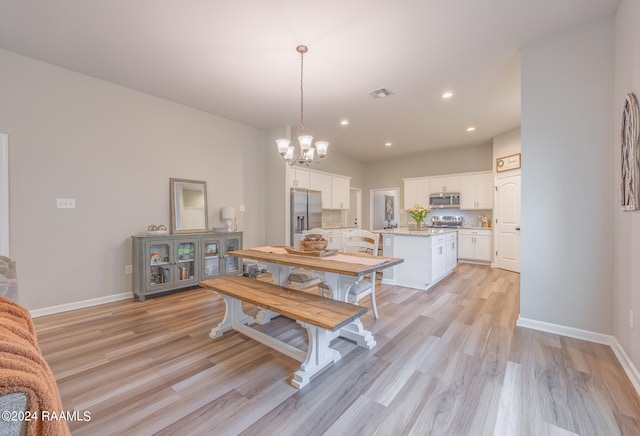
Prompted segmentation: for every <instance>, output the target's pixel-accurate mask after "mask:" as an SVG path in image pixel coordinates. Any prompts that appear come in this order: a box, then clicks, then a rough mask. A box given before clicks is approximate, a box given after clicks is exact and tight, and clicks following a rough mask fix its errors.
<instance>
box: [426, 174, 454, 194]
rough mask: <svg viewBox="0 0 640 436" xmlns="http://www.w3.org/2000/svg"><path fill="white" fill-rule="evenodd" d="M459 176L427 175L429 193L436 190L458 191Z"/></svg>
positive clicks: (436, 191) (433, 192)
mask: <svg viewBox="0 0 640 436" xmlns="http://www.w3.org/2000/svg"><path fill="white" fill-rule="evenodd" d="M460 189H461V177H459V176H439V177H429V193H430V194H435V193H438V192H460Z"/></svg>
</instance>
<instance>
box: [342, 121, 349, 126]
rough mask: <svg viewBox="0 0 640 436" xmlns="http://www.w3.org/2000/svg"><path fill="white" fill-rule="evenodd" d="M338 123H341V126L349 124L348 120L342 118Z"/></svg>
mask: <svg viewBox="0 0 640 436" xmlns="http://www.w3.org/2000/svg"><path fill="white" fill-rule="evenodd" d="M340 125H341V126H348V125H349V120H342V121H340Z"/></svg>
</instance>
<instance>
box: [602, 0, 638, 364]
mask: <svg viewBox="0 0 640 436" xmlns="http://www.w3.org/2000/svg"><path fill="white" fill-rule="evenodd" d="M639 21H640V2H638V1H637V0H622V1H621V3H620V6H619V8H618V13H617V15H616V47H615V55H616V63H615V66H616V76H615V94H614V95H615V105H614V111H613V113H614V114H615V121H614V129H613V134H612V138H611V141H610V144H611V146H610V148H609V151H610V153H611V154H612V155H613V156H614V158H615V160H614V165H613V168H614V175H613V178H612V179H611V183H610V188H611V192H612V195H611V199H610V202H609V204H608V207H610V208H611V209H612V210H613V211H614V220H615V226H614V242H615V253H614V259H615V262H614V274H613V285H614V286H613V287H614V332H615V336H616V338H617V339H618V342H619V343H620V345H621V346H622V348H623V349H624V350H625V352H626V353H627V355H628V356H629V358H630V359H631V360H632V362H633V364H634V365H635V367H636V368H640V333H638V332H640V280H639V279H638V277H639V275H638V266H639V265H640V211H634V212H622V211H621V209H620V185H619V181H620V168H621V165H620V133H619V128H620V125H621V122H622V108H623V106H624V99H625V96H626V94H627V93H629V92H633V93H635V95H636V97H640V28H639V27H638V22H639ZM630 310H631V311H633V312H634V314H635V325H636V327H635V329H634V330H632V329H631V328H629V321H628V319H629V318H628V316H629V311H630Z"/></svg>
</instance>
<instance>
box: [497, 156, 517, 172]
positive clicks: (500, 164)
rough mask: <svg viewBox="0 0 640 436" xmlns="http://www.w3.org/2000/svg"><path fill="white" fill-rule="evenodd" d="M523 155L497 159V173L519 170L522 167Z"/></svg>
mask: <svg viewBox="0 0 640 436" xmlns="http://www.w3.org/2000/svg"><path fill="white" fill-rule="evenodd" d="M521 162H522V159H521V153H516V154H512V155H511V156H505V157H499V158H498V159H496V173H501V172H502V171H508V170H517V169H518V168H520V167H521V166H522V164H521Z"/></svg>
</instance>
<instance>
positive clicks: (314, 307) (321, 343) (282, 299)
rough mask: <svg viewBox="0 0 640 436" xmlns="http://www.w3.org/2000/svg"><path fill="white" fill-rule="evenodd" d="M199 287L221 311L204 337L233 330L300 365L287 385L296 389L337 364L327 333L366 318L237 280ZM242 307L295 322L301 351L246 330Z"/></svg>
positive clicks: (340, 306) (343, 306)
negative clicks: (302, 332) (303, 343)
mask: <svg viewBox="0 0 640 436" xmlns="http://www.w3.org/2000/svg"><path fill="white" fill-rule="evenodd" d="M200 285H201V286H203V287H205V288H209V289H212V290H213V291H215V292H216V293H217V294H218V295H220V296H221V297H222V298H223V299H224V302H225V305H226V311H225V315H224V319H223V320H222V322H220V324H219V325H218V326H217V327H214V328H213V329H212V330H211V333H210V334H209V336H211V337H212V338H214V339H215V338H217V337H220V336H221V335H222V334H224V333H225V332H226V331H229V330H231V329H233V330H236V331H238V332H240V333H242V334H244V335H246V336H249V337H250V338H252V339H255V340H257V341H259V342H261V343H263V344H265V345H267V346H269V347H271V348H274V349H275V350H278V351H280V352H282V353H284V354H286V355H287V356H289V357H292V358H294V359H296V360H298V361H300V362H302V364H301V366H300V369H299V370H298V371H296V372H295V374H294V376H293V379H292V380H291V384H292V385H293V386H295V387H297V388H302V387H303V386H305V385H306V384H307V383H309V381H311V378H312V377H313V376H315V375H316V374H318V373H319V372H320V371H322V370H323V369H325V368H326V367H327V366H329V365H330V364H332V363H334V362H337V361H338V360H339V359H340V357H341V356H340V353H339V352H338V351H337V350H334V349H333V348H331V347H330V346H329V343H330V341H331V335H330V334H329V332H334V331H336V330H338V329H340V328H341V327H343V326H345V325H347V324H349V323H350V322H352V321H354V320H356V319H358V318H359V317H360V316H362V315H363V314H365V313H366V312H367V309H366V308H365V307H362V306H356V305H354V304H349V303H345V302H342V301H337V300H332V299H328V298H324V297H321V296H319V295H313V294H308V293H305V292H300V291H296V290H293V289H288V288H285V287H282V286H279V285H275V284H273V283H268V282H263V281H260V280H255V279H250V278H248V277H242V276H225V277H219V278H215V279H210V280H205V281H203V282H201V283H200ZM243 301H244V302H247V303H250V304H254V305H256V306H258V307H262V308H265V309H269V310H272V311H274V312H277V313H279V314H281V315H283V316H286V317H288V318H292V319H294V320H296V321H298V322H299V323H300V324H301V325H302V326H303V327H304V328H305V329H306V330H307V332H308V335H309V346H308V348H307V351H306V352H304V351H301V350H299V349H297V348H295V347H292V346H291V345H289V344H286V343H284V342H282V341H279V340H277V339H275V338H273V337H271V336H269V335H267V334H265V333H263V332H260V331H258V330H255V329H253V328H251V327H249V326H248V325H247V324H253V323H254V322H255V320H254V319H253V317H251V316H249V315H247V314H245V313H244V311H243V310H242V302H243Z"/></svg>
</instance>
